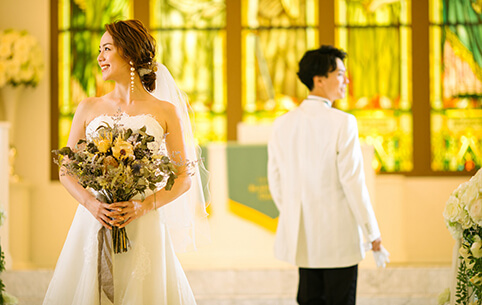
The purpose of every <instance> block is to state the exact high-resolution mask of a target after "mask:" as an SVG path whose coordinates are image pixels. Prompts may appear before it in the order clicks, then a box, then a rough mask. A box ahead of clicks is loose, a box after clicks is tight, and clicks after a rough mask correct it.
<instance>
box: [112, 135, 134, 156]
mask: <svg viewBox="0 0 482 305" xmlns="http://www.w3.org/2000/svg"><path fill="white" fill-rule="evenodd" d="M112 154H113V155H114V157H116V159H117V160H124V159H127V158H130V157H133V156H134V147H133V146H132V144H131V143H129V142H127V141H124V140H122V139H121V138H120V137H119V138H117V139H116V141H115V143H114V146H113V147H112Z"/></svg>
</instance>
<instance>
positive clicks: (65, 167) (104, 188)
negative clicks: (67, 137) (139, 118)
mask: <svg viewBox="0 0 482 305" xmlns="http://www.w3.org/2000/svg"><path fill="white" fill-rule="evenodd" d="M164 140H165V139H164ZM164 140H163V141H164ZM161 147H164V145H161ZM54 153H55V154H56V158H55V159H54V162H56V163H57V164H58V165H59V166H60V168H61V171H63V173H62V174H68V175H71V176H73V177H75V178H77V180H78V182H79V183H80V185H82V186H83V187H84V188H90V189H92V190H94V191H95V193H96V194H97V196H96V197H97V199H98V200H100V201H102V202H106V203H114V202H120V201H128V200H130V199H131V198H132V197H134V196H136V195H138V194H140V195H141V198H142V199H141V200H144V199H145V193H146V191H147V190H151V191H155V190H156V189H160V188H163V187H164V188H165V189H166V190H171V188H172V186H173V184H174V179H175V178H177V175H176V169H175V167H174V165H173V164H172V162H171V160H170V158H169V157H168V156H167V154H166V153H164V152H163V150H162V149H161V148H160V147H159V145H157V143H156V142H154V137H153V136H151V135H149V134H147V133H146V127H145V126H144V127H142V128H141V129H140V130H139V131H137V132H133V131H132V129H130V128H129V129H123V128H122V125H119V124H118V123H117V121H116V120H114V126H112V127H111V126H110V125H109V124H107V123H105V122H104V124H103V125H101V126H99V127H98V129H97V136H96V137H94V138H92V139H89V140H84V139H81V140H79V142H78V143H77V145H76V147H75V148H74V149H71V148H70V147H68V146H66V147H63V148H61V149H60V150H55V151H54ZM64 157H66V158H65V159H63V158H64ZM112 243H113V249H114V253H122V252H126V251H127V250H128V247H129V239H128V238H127V234H126V230H125V228H119V227H116V226H114V227H113V228H112Z"/></svg>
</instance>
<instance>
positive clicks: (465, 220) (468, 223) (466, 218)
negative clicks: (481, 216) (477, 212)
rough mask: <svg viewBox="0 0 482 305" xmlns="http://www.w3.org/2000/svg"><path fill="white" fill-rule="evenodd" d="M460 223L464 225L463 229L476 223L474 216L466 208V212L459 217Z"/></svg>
mask: <svg viewBox="0 0 482 305" xmlns="http://www.w3.org/2000/svg"><path fill="white" fill-rule="evenodd" d="M459 223H460V224H461V225H462V229H464V230H465V229H468V228H470V227H472V226H473V225H474V222H473V221H472V218H471V217H470V215H469V213H468V212H467V211H466V210H464V212H463V213H462V216H461V217H460V219H459Z"/></svg>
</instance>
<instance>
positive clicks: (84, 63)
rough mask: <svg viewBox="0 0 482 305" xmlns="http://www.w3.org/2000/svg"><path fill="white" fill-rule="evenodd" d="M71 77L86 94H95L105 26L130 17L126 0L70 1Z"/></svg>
mask: <svg viewBox="0 0 482 305" xmlns="http://www.w3.org/2000/svg"><path fill="white" fill-rule="evenodd" d="M70 4H71V12H72V15H71V28H72V36H71V37H72V38H71V49H72V76H73V78H74V79H76V80H77V81H78V82H79V84H80V86H81V87H82V89H83V90H84V92H85V93H86V95H88V96H94V95H95V94H96V82H95V78H94V75H96V74H97V73H96V72H99V70H98V65H97V60H96V59H97V54H98V49H99V41H100V37H101V35H102V34H103V32H104V25H105V24H106V23H111V22H113V21H115V20H119V19H126V18H128V17H129V13H128V12H129V1H127V0H115V1H112V0H84V1H71V3H70Z"/></svg>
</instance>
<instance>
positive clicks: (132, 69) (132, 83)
mask: <svg viewBox="0 0 482 305" xmlns="http://www.w3.org/2000/svg"><path fill="white" fill-rule="evenodd" d="M129 64H130V65H131V92H134V75H135V73H134V71H135V70H136V69H135V68H134V64H133V63H132V61H129Z"/></svg>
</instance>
